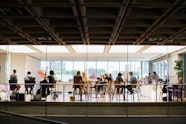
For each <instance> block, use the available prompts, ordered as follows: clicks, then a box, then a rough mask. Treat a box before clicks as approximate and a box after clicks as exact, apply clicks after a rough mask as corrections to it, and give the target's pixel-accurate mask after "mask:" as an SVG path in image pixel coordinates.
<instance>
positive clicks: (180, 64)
mask: <svg viewBox="0 0 186 124" xmlns="http://www.w3.org/2000/svg"><path fill="white" fill-rule="evenodd" d="M175 62H176V66H175V67H174V70H175V71H176V74H177V75H178V82H179V83H182V80H183V60H176V61H175Z"/></svg>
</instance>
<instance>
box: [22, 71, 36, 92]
mask: <svg viewBox="0 0 186 124" xmlns="http://www.w3.org/2000/svg"><path fill="white" fill-rule="evenodd" d="M24 81H25V91H26V92H27V94H28V88H30V94H32V90H33V87H34V84H35V77H33V76H31V72H30V71H28V72H27V76H26V77H25V78H24Z"/></svg>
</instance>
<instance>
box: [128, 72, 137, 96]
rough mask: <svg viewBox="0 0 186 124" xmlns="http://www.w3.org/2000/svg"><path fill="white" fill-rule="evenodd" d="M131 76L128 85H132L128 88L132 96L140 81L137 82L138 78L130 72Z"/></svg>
mask: <svg viewBox="0 0 186 124" xmlns="http://www.w3.org/2000/svg"><path fill="white" fill-rule="evenodd" d="M129 76H130V80H129V81H128V83H130V85H127V86H126V88H127V89H128V90H129V91H130V93H131V94H132V93H133V88H135V87H136V85H137V82H138V81H137V79H136V77H135V76H134V75H133V72H129Z"/></svg>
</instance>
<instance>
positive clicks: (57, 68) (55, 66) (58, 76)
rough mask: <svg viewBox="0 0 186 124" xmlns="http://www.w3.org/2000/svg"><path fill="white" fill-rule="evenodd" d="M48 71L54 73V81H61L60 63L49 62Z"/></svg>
mask: <svg viewBox="0 0 186 124" xmlns="http://www.w3.org/2000/svg"><path fill="white" fill-rule="evenodd" d="M50 70H53V71H54V73H55V79H56V80H60V81H61V80H62V64H61V61H50Z"/></svg>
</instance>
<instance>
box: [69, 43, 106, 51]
mask: <svg viewBox="0 0 186 124" xmlns="http://www.w3.org/2000/svg"><path fill="white" fill-rule="evenodd" d="M71 46H72V48H73V49H74V51H75V52H76V53H103V51H104V48H105V46H104V45H71Z"/></svg>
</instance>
